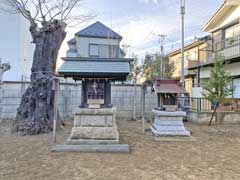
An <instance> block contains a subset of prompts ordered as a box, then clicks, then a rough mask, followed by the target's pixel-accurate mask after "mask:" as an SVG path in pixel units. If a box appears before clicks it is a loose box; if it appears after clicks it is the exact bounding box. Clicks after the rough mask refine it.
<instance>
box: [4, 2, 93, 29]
mask: <svg viewBox="0 0 240 180" xmlns="http://www.w3.org/2000/svg"><path fill="white" fill-rule="evenodd" d="M83 2H84V0H5V3H4V4H5V7H6V9H4V8H1V9H4V10H5V11H7V12H13V13H20V14H21V15H22V16H23V17H24V18H26V19H27V20H29V21H30V23H31V24H33V25H34V26H35V24H37V25H40V26H43V24H51V23H52V22H54V21H55V20H58V21H60V22H61V23H66V24H68V23H71V22H74V24H79V23H81V22H83V21H85V20H89V19H90V18H93V17H94V16H93V15H82V14H79V12H81V8H82V6H83ZM77 21H78V22H77Z"/></svg>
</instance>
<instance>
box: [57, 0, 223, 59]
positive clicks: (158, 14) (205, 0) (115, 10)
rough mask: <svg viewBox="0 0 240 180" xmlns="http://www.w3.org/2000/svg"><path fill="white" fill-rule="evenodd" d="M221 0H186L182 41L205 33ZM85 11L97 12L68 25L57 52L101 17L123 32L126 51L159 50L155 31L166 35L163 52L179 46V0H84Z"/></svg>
mask: <svg viewBox="0 0 240 180" xmlns="http://www.w3.org/2000/svg"><path fill="white" fill-rule="evenodd" d="M223 1H224V0H186V15H185V41H186V42H185V43H186V44H187V43H190V42H191V41H193V39H194V37H200V36H204V35H205V34H206V33H203V32H202V31H201V28H202V26H203V25H204V23H206V22H207V20H208V19H209V18H210V17H211V16H212V15H213V14H214V13H215V12H216V10H217V9H218V8H219V7H220V5H221V4H222V3H223ZM83 8H84V10H85V11H88V12H90V13H94V14H95V15H96V16H95V17H94V18H93V19H91V20H90V21H87V22H85V23H83V24H81V25H80V26H78V27H74V28H68V29H67V32H68V34H67V37H66V39H65V41H64V44H63V46H62V48H61V51H60V54H61V55H64V54H65V52H66V48H67V43H66V41H68V40H69V39H71V38H73V37H74V33H76V32H78V31H79V30H81V29H82V28H84V27H86V26H88V25H90V24H92V23H94V22H95V21H100V22H102V23H104V24H105V25H107V26H108V27H110V28H112V29H113V30H114V31H116V32H117V33H119V34H120V35H122V36H123V40H122V44H125V45H129V46H130V47H129V48H128V49H127V54H128V55H131V54H132V53H134V54H136V55H138V56H139V57H144V55H145V54H146V53H156V52H159V49H160V44H159V37H158V36H157V35H158V34H164V35H167V38H166V40H165V44H164V52H165V53H168V52H170V51H172V50H175V49H177V48H179V47H180V43H181V16H180V0H85V3H84V6H83Z"/></svg>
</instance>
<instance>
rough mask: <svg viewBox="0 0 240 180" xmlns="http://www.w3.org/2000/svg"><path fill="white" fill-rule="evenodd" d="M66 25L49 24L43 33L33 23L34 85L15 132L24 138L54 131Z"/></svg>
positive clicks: (25, 96)
mask: <svg viewBox="0 0 240 180" xmlns="http://www.w3.org/2000/svg"><path fill="white" fill-rule="evenodd" d="M65 28H66V25H65V24H62V23H61V22H60V21H57V20H56V21H53V22H51V23H50V22H46V23H43V24H42V27H41V29H38V28H37V24H35V23H32V25H31V27H30V32H31V34H32V37H33V43H35V51H34V57H33V64H32V69H31V71H32V72H31V84H30V86H29V87H28V88H27V90H26V91H25V93H24V94H23V96H22V99H21V103H20V106H19V108H18V110H17V115H16V120H15V121H14V124H13V131H14V132H20V133H21V134H24V135H25V134H30V135H34V134H41V133H48V132H50V131H52V129H53V115H54V91H53V90H52V85H53V80H54V71H55V64H56V60H57V55H58V51H59V49H60V46H61V44H62V42H63V40H64V38H65V36H66V32H65Z"/></svg>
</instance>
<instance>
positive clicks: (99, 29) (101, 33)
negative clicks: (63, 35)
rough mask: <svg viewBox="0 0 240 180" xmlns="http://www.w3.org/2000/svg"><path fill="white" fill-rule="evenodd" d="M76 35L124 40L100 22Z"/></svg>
mask: <svg viewBox="0 0 240 180" xmlns="http://www.w3.org/2000/svg"><path fill="white" fill-rule="evenodd" d="M75 35H76V36H80V37H96V38H109V39H122V36H120V35H119V34H118V33H116V32H114V31H113V30H112V29H110V28H109V27H107V26H105V25H104V24H102V23H101V22H99V21H97V22H95V23H94V24H92V25H90V26H88V27H86V28H85V29H83V30H81V31H79V32H77V33H76V34H75Z"/></svg>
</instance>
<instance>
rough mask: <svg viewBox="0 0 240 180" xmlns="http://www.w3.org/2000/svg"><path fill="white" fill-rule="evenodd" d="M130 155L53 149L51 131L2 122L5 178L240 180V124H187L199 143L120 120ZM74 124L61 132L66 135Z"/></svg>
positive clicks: (0, 156)
mask: <svg viewBox="0 0 240 180" xmlns="http://www.w3.org/2000/svg"><path fill="white" fill-rule="evenodd" d="M118 124H119V129H120V136H121V138H122V142H124V143H128V144H129V145H130V148H131V153H129V154H109V153H107V154H104V153H99V154H97V153H96V154H95V153H52V152H50V149H51V147H52V144H51V134H47V135H39V136H24V137H22V136H17V135H12V134H10V123H9V122H6V121H4V122H1V123H0V179H1V180H45V179H46V180H94V179H96V180H122V179H126V180H135V179H136V180H196V179H197V180H235V179H236V180H239V179H240V125H224V126H221V127H220V128H218V127H211V128H208V127H207V126H199V125H193V124H190V123H187V124H186V126H187V128H188V129H189V130H190V131H191V132H192V134H193V137H194V138H195V141H188V142H163V141H159V140H157V141H156V140H154V138H153V137H152V136H150V135H143V134H142V133H141V124H140V123H138V122H132V121H123V120H122V121H119V122H118ZM69 128H70V125H69V126H68V127H67V128H66V130H65V131H61V132H58V134H57V135H58V136H57V138H58V142H59V143H63V142H64V140H65V139H66V138H67V134H68V131H69Z"/></svg>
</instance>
